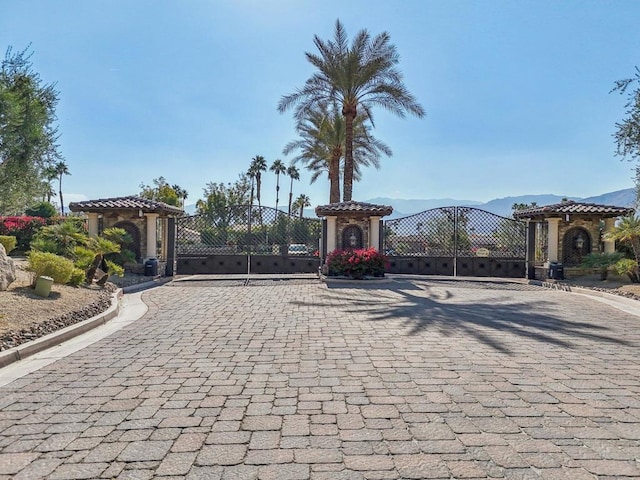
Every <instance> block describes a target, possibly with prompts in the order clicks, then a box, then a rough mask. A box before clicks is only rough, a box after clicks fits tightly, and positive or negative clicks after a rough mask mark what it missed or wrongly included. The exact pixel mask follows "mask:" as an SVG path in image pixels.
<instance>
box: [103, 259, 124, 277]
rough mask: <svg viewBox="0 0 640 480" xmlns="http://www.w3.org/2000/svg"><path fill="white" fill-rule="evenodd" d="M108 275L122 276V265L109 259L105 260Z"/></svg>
mask: <svg viewBox="0 0 640 480" xmlns="http://www.w3.org/2000/svg"><path fill="white" fill-rule="evenodd" d="M105 263H106V264H107V269H108V270H109V272H108V273H109V275H117V276H118V277H124V267H122V266H120V265H118V264H117V263H114V262H112V261H111V260H105Z"/></svg>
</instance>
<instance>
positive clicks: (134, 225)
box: [69, 195, 184, 276]
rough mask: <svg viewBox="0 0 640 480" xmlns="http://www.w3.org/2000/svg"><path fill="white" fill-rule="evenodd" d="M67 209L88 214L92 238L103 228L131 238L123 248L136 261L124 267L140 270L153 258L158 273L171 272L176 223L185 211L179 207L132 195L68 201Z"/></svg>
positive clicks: (172, 268) (100, 232)
mask: <svg viewBox="0 0 640 480" xmlns="http://www.w3.org/2000/svg"><path fill="white" fill-rule="evenodd" d="M69 210H71V211H72V212H83V213H85V214H86V215H87V230H88V233H89V235H90V236H92V237H95V236H97V235H100V234H102V232H103V230H104V229H106V228H110V227H118V228H122V229H124V230H125V231H126V232H127V233H128V234H129V236H130V237H131V242H130V244H128V245H124V248H126V249H127V250H130V251H132V252H133V253H134V254H135V257H136V261H137V264H136V265H128V266H127V268H129V269H131V270H133V271H134V272H136V273H142V272H143V271H144V264H143V262H144V261H145V260H149V259H156V260H157V261H158V266H159V268H158V272H159V273H160V274H161V275H168V276H171V275H174V273H175V248H174V245H175V222H176V218H178V217H180V216H181V215H183V214H184V211H183V210H182V209H181V208H179V207H175V206H173V205H168V204H166V203H163V202H156V201H154V200H147V199H146V198H141V197H138V196H135V195H131V196H128V197H114V198H101V199H98V200H87V201H82V202H71V203H70V204H69Z"/></svg>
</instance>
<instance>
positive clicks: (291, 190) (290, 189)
mask: <svg viewBox="0 0 640 480" xmlns="http://www.w3.org/2000/svg"><path fill="white" fill-rule="evenodd" d="M291 202H293V177H291V186H290V187H289V210H287V213H288V214H289V215H291Z"/></svg>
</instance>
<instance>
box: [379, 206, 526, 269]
mask: <svg viewBox="0 0 640 480" xmlns="http://www.w3.org/2000/svg"><path fill="white" fill-rule="evenodd" d="M383 236H384V253H385V254H386V255H387V257H388V259H389V263H390V268H389V272H390V273H410V274H418V275H446V276H477V277H488V276H491V277H516V278H523V277H524V276H525V272H526V269H525V253H526V223H525V222H523V221H519V220H513V219H510V218H506V217H501V216H499V215H495V214H493V213H491V212H487V211H484V210H480V209H476V208H471V207H456V206H454V207H442V208H434V209H431V210H426V211H424V212H421V213H417V214H415V215H410V216H407V217H403V218H397V219H391V220H386V221H385V222H384V228H383Z"/></svg>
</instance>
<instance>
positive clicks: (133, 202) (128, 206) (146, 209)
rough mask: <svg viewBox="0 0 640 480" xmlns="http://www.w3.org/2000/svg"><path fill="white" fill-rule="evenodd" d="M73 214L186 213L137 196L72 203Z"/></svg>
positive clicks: (70, 205)
mask: <svg viewBox="0 0 640 480" xmlns="http://www.w3.org/2000/svg"><path fill="white" fill-rule="evenodd" d="M69 209H70V210H71V211H72V212H104V211H108V210H142V212H143V213H168V214H173V215H180V214H182V213H184V210H182V209H181V208H179V207H175V206H173V205H169V204H167V203H164V202H156V201H154V200H147V199H146V198H141V197H137V196H135V195H132V196H129V197H115V198H101V199H98V200H86V201H84V202H71V203H70V204H69Z"/></svg>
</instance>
